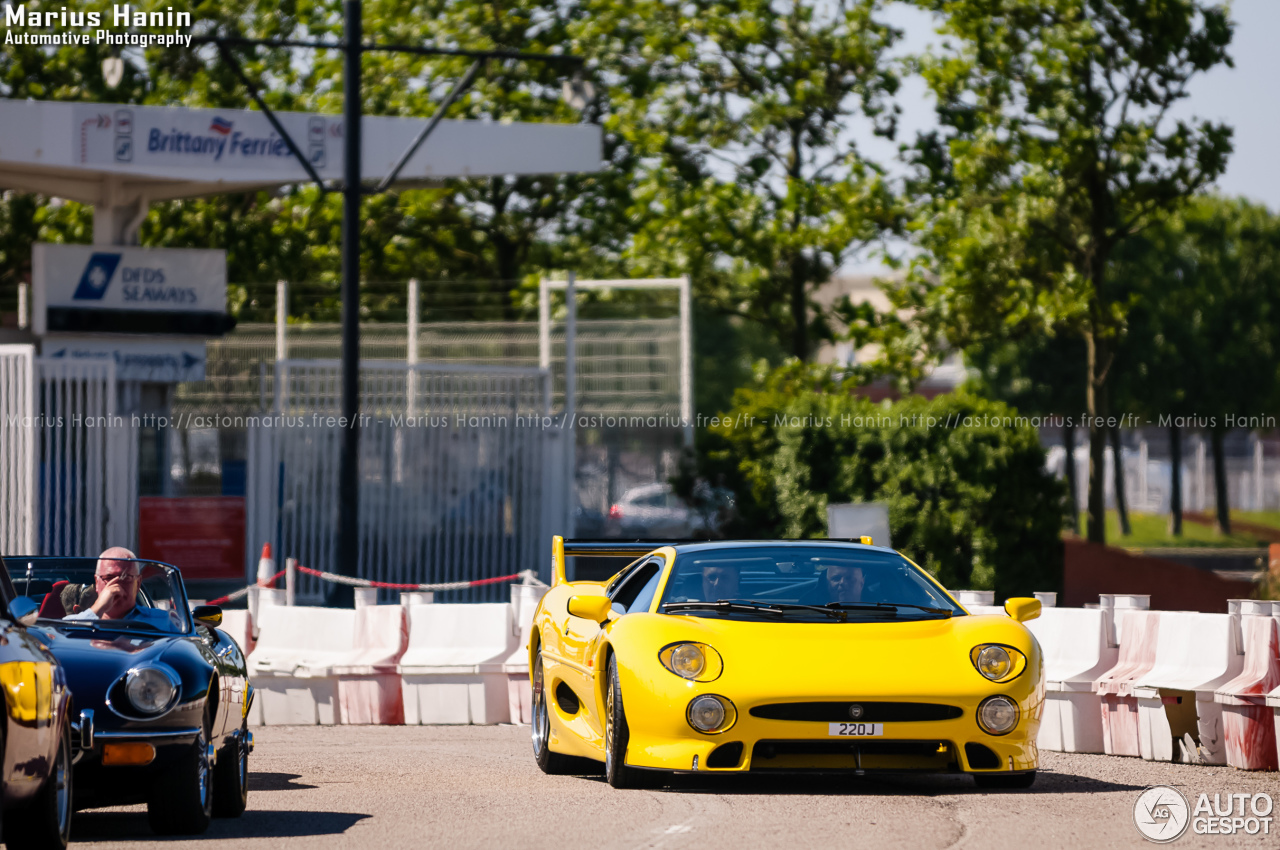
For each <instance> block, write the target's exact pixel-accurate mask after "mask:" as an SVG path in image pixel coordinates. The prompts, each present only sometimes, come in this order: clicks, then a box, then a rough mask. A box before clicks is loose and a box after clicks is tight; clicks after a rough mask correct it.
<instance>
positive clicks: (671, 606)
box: [662, 599, 784, 616]
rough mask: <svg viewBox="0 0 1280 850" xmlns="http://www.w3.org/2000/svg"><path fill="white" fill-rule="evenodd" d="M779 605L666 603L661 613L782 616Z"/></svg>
mask: <svg viewBox="0 0 1280 850" xmlns="http://www.w3.org/2000/svg"><path fill="white" fill-rule="evenodd" d="M783 607H784V606H781V605H770V604H768V603H765V602H730V601H729V600H727V599H719V600H716V601H715V602H711V601H709V600H708V601H689V602H668V603H666V604H664V605H663V606H662V610H663V611H667V612H674V611H725V612H733V611H746V612H750V613H752V614H755V613H764V614H777V615H779V616H782V608H783Z"/></svg>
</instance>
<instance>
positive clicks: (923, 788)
mask: <svg viewBox="0 0 1280 850" xmlns="http://www.w3.org/2000/svg"><path fill="white" fill-rule="evenodd" d="M579 778H580V779H582V780H584V781H587V782H599V783H603V782H604V781H605V779H604V776H602V775H600V776H597V775H591V774H583V775H581V776H580V777H579ZM1144 787H1145V786H1143V785H1130V784H1126V783H1121V782H1107V781H1106V780H1102V779H1095V778H1093V777H1091V776H1078V775H1076V774H1072V773H1056V772H1053V771H1047V770H1043V769H1042V770H1041V771H1040V774H1039V776H1037V777H1036V784H1035V785H1033V786H1031V787H1030V788H1026V789H1015V790H996V789H991V788H978V787H977V786H976V785H975V784H974V782H973V780H972V779H971V778H970V777H968V776H958V775H954V774H923V773H922V774H917V775H912V774H907V773H886V774H880V775H875V776H853V775H851V774H843V773H828V774H807V775H804V774H786V775H784V774H775V775H772V776H770V775H761V774H745V775H744V774H738V775H731V774H720V775H719V776H712V775H703V776H694V775H692V774H680V775H678V776H671V777H668V778H666V779H665V780H663V785H662V786H660V787H658V788H655V789H653V790H655V791H664V792H667V793H672V794H716V795H733V794H762V795H771V796H784V795H808V796H832V795H844V796H877V795H881V796H883V795H890V796H895V797H897V796H902V795H914V796H918V797H936V796H938V795H943V794H1058V795H1060V794H1096V793H1099V792H1104V791H1141V790H1143V788H1144Z"/></svg>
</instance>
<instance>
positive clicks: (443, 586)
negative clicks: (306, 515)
mask: <svg viewBox="0 0 1280 850" xmlns="http://www.w3.org/2000/svg"><path fill="white" fill-rule="evenodd" d="M297 570H298V572H300V573H306V574H307V575H309V576H315V577H316V578H318V579H321V580H323V581H330V582H333V583H334V584H345V585H348V586H350V587H378V588H386V589H389V590H411V591H432V590H465V589H466V588H468V587H480V586H481V585H486V584H499V583H501V582H507V581H515V580H517V579H523V580H525V582H526V583H528V584H532V585H543V582H541V581H539V580H538V579H537V577H535V576H534V574H533V571H532V570H525V571H524V572H519V573H514V574H512V575H509V576H497V577H496V578H478V579H474V580H473V581H446V582H437V583H436V584H396V583H394V582H387V581H371V580H369V579H364V578H354V577H353V576H340V575H338V574H337V573H327V572H324V571H323V570H313V569H312V568H311V567H304V566H302V565H301V564H299V565H298V567H297ZM286 572H287V571H286V570H281V571H280V572H278V573H276V574H275V575H273V576H272V577H271V578H269V579H263V580H262V581H259V582H256V583H255V584H251V585H249V586H248V587H242V588H240V589H239V590H237V591H234V592H233V593H228V594H227V595H226V596H221V597H219V598H217V599H212V600H210V601H209V604H210V605H223V604H225V603H227V602H233V601H235V600H236V599H239V598H240V597H242V596H246V595H248V593H249V591H250V590H252V589H253V588H255V587H271V586H272V585H274V584H275V583H276V579H278V578H280V576H282V575H284V574H285V573H286Z"/></svg>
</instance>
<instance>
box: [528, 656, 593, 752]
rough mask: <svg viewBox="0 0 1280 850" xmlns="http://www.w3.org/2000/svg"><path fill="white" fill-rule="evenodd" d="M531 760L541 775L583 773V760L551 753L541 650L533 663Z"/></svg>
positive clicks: (549, 719)
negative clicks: (540, 771)
mask: <svg viewBox="0 0 1280 850" xmlns="http://www.w3.org/2000/svg"><path fill="white" fill-rule="evenodd" d="M532 731H533V759H534V761H536V762H537V763H538V767H539V768H540V769H541V770H542V772H543V773H548V774H551V775H553V776H563V775H565V774H571V773H584V772H586V771H584V770H583V769H582V766H583V760H582V759H577V758H574V757H573V756H566V755H561V754H560V753H553V752H552V751H551V709H550V707H549V706H548V705H547V687H546V680H545V679H544V678H543V675H542V650H538V655H537V657H536V658H534V661H533V724H532Z"/></svg>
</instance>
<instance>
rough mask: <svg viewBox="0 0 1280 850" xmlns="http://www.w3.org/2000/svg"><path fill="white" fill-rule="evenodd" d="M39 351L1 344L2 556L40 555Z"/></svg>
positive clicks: (0, 497) (0, 544)
mask: <svg viewBox="0 0 1280 850" xmlns="http://www.w3.org/2000/svg"><path fill="white" fill-rule="evenodd" d="M35 422H36V406H35V348H34V347H33V346H30V345H0V552H35V551H36V519H35V505H36V449H35V445H36V441H35V434H36V431H35Z"/></svg>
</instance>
